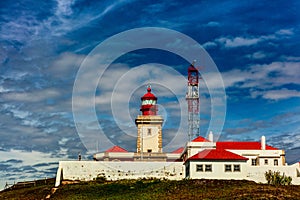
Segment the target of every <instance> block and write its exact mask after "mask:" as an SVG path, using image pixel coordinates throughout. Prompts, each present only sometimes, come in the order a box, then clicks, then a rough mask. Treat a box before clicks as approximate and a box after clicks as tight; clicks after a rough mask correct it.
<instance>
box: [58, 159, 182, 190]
mask: <svg viewBox="0 0 300 200" xmlns="http://www.w3.org/2000/svg"><path fill="white" fill-rule="evenodd" d="M97 176H105V177H106V178H107V179H108V180H118V179H138V178H166V179H170V180H181V179H183V178H184V177H185V170H184V165H183V163H182V162H106V161H60V162H59V168H58V170H57V176H56V183H55V186H56V187H57V186H59V185H60V181H61V179H63V180H81V181H89V180H93V179H95V178H96V177H97Z"/></svg>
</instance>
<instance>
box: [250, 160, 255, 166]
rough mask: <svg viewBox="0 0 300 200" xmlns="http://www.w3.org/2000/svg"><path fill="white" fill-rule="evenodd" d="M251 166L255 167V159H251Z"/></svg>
mask: <svg viewBox="0 0 300 200" xmlns="http://www.w3.org/2000/svg"><path fill="white" fill-rule="evenodd" d="M251 165H252V166H256V158H253V159H251Z"/></svg>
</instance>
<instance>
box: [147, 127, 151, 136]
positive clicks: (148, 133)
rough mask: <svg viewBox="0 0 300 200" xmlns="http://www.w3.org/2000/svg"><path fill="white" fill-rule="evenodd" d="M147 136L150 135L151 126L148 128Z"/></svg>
mask: <svg viewBox="0 0 300 200" xmlns="http://www.w3.org/2000/svg"><path fill="white" fill-rule="evenodd" d="M147 136H151V128H148V131H147Z"/></svg>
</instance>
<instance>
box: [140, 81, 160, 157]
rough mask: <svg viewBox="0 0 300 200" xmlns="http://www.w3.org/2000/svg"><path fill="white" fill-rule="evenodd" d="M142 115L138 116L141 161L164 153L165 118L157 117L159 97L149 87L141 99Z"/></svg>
mask: <svg viewBox="0 0 300 200" xmlns="http://www.w3.org/2000/svg"><path fill="white" fill-rule="evenodd" d="M141 101H142V105H141V108H140V111H141V115H138V116H137V118H136V120H135V124H136V126H137V147H136V148H137V153H138V154H139V155H140V159H141V160H143V159H145V158H146V157H148V159H149V157H151V155H152V156H154V157H155V155H157V154H161V153H162V152H163V149H162V124H163V121H164V120H163V118H162V117H161V116H159V115H157V112H158V107H157V97H156V96H155V95H154V94H153V93H152V92H151V87H150V86H148V88H147V93H146V94H144V96H142V97H141Z"/></svg>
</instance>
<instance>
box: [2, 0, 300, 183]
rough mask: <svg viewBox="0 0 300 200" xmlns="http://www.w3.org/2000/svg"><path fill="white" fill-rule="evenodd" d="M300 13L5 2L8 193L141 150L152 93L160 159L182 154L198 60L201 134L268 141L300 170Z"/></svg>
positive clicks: (266, 8)
mask: <svg viewBox="0 0 300 200" xmlns="http://www.w3.org/2000/svg"><path fill="white" fill-rule="evenodd" d="M299 8H300V2H299V1H296V0H291V1H280V0H277V1H272V3H270V2H265V1H259V0H257V1H255V0H253V1H234V0H232V1H230V0H225V1H214V0H212V1H190V2H184V1H174V0H172V1H168V0H164V1H155V3H153V1H134V0H128V1H126V0H124V1H112V0H110V1H92V0H89V1H84V0H56V1H54V0H49V1H33V0H23V1H11V0H7V1H1V2H0V137H1V140H0V189H2V188H3V187H4V184H5V183H6V182H8V183H13V182H17V181H24V180H33V179H40V178H45V177H54V176H55V173H56V169H57V167H58V162H59V160H74V159H77V156H78V153H79V152H80V153H81V154H82V156H83V159H85V160H90V159H92V155H93V153H95V152H97V151H103V150H106V149H108V148H109V147H111V146H113V145H119V146H121V147H123V148H125V149H127V150H128V151H135V145H136V127H135V124H134V119H135V118H136V116H137V115H138V114H140V111H139V108H140V104H141V102H140V97H141V96H142V95H143V94H144V93H146V88H147V86H148V85H149V84H150V85H151V88H152V92H153V93H154V94H155V95H156V96H157V97H158V107H159V114H160V115H162V116H163V117H164V120H165V121H164V125H163V134H164V135H163V145H164V150H165V151H172V150H175V149H177V148H178V147H181V146H183V145H184V143H185V142H186V140H187V105H186V102H185V94H186V91H187V80H186V77H187V68H188V66H189V65H190V63H191V62H192V61H193V60H194V58H193V57H195V59H196V64H195V65H196V66H197V67H198V69H199V71H200V75H201V77H202V79H201V80H200V83H199V84H200V86H199V87H200V125H201V127H200V135H202V136H203V137H205V136H206V134H207V132H208V131H210V130H212V131H213V132H214V133H215V135H217V136H218V137H216V139H217V140H238V141H259V140H260V137H261V136H262V135H265V136H266V139H267V143H268V144H269V145H272V146H274V147H277V148H280V149H284V150H285V152H286V159H287V162H288V163H290V164H292V163H295V162H298V161H300V156H299V155H300V126H299V124H300V42H299V41H300V15H299V14H298V13H299V12H298V11H299ZM187 41H188V42H187ZM189 42H190V43H189ZM199 47H201V48H199ZM172 50H173V51H172ZM212 121H213V122H212Z"/></svg>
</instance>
